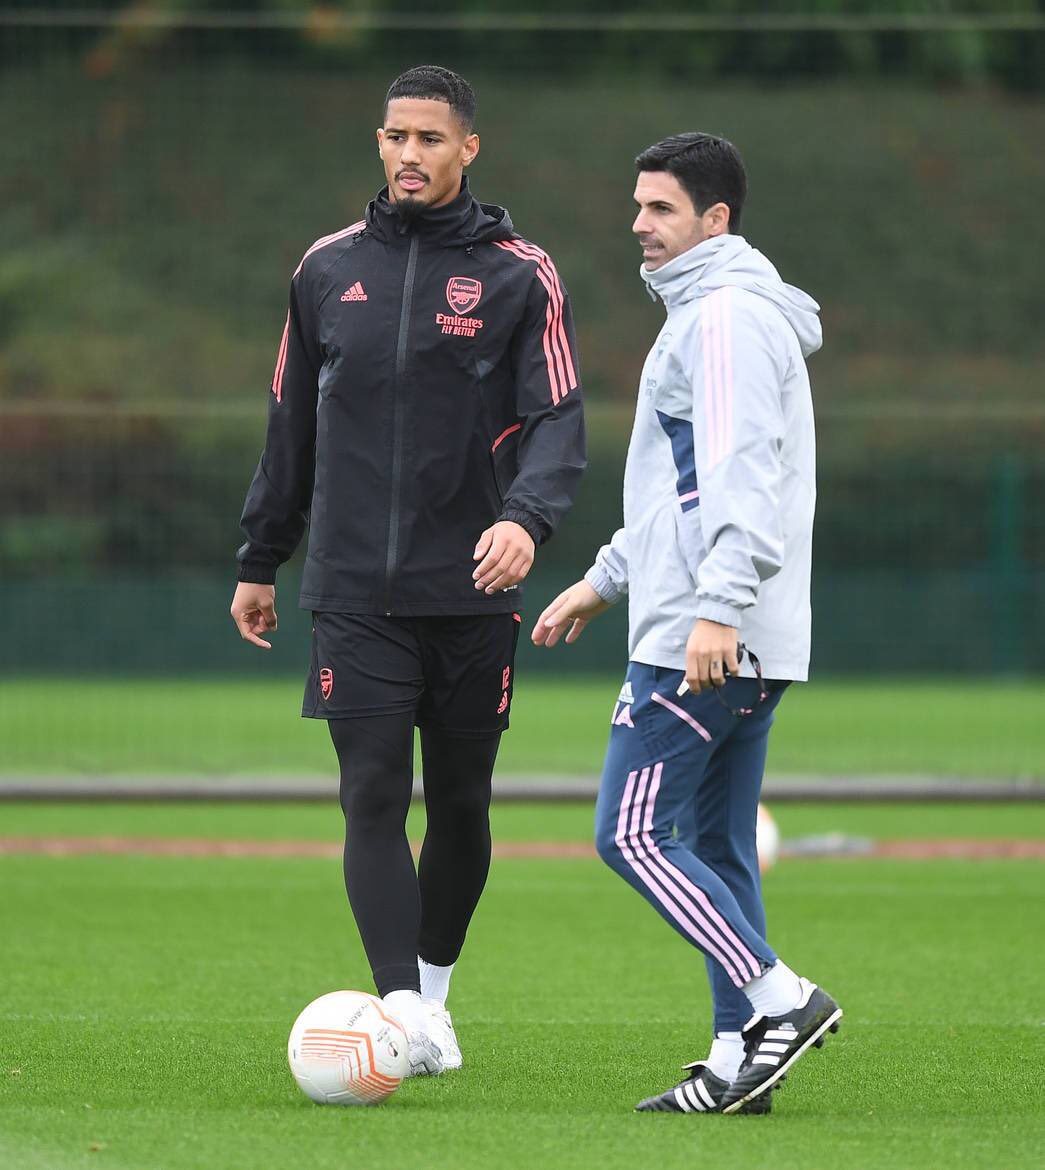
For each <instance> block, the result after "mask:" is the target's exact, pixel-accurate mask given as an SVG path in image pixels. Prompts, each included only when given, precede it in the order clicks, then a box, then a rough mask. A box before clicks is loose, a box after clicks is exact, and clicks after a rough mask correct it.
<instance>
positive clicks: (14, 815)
mask: <svg viewBox="0 0 1045 1170" xmlns="http://www.w3.org/2000/svg"><path fill="white" fill-rule="evenodd" d="M95 811H96V812H97V813H98V816H96V817H94V818H91V817H88V816H86V815H85V814H84V815H81V810H80V809H79V808H78V807H76V806H71V807H68V808H64V809H63V808H61V807H44V808H41V807H39V806H22V807H18V806H9V807H7V808H5V809H4V813H5V823H4V831H5V832H11V833H13V832H25V833H51V832H79V833H103V832H104V833H109V834H127V833H131V834H133V833H140V834H142V835H146V834H148V835H192V834H194V833H199V831H200V830H199V825H200V823H201V821H206V822H207V824H208V826H209V829H210V831H211V832H212V833H213V834H214V835H229V836H239V837H248V836H254V835H257V836H261V835H263V834H262V832H261V829H262V826H265V827H266V828H267V830H268V831H267V833H265V834H264V835H279V836H283V837H293V838H308V837H320V838H322V837H329V838H334V837H336V835H337V812H336V809H333V810H325V811H324V810H320V809H317V808H300V807H289V806H288V807H273V806H268V807H264V806H262V807H260V808H258V809H254V810H247V809H239V808H228V807H226V808H220V809H218V808H198V807H192V806H183V807H178V806H172V807H152V808H148V809H143V808H140V807H135V808H129V807H126V806H118V805H116V806H96V810H95ZM1022 811H1023V814H1024V815H1023V818H1022V820H1021V821H1020V822H1017V820H1016V819H1015V818H1013V817H1012V816H1011V813H1010V810H1008V809H999V810H995V809H994V808H992V807H985V808H976V809H969V808H964V809H954V810H952V811H951V812H950V813H949V814H947V816H946V817H944V821H945V822H946V823H942V824H940V825H939V826H938V827H937V828H936V831H937V832H940V831H943V832H946V833H955V834H956V833H961V834H962V835H971V834H972V833H974V832H978V833H979V834H982V835H983V836H1009V835H1015V831H1016V825H1017V824H1018V823H1022V826H1023V828H1022V831H1021V832H1020V834H1019V835H1021V836H1027V835H1030V834H1033V833H1038V832H1040V831H1041V827H1042V826H1041V816H1042V814H1041V812H1040V810H1039V809H1038V808H1037V807H1036V806H1034V807H1028V808H1026V809H1024V810H1022ZM861 812H862V810H861V809H860V808H854V807H846V808H837V809H834V810H832V809H831V808H830V806H812V807H810V808H808V809H805V808H800V807H786V808H782V809H781V810H780V811H779V816H778V819H779V820H780V821H781V824H782V827H783V829H784V832H785V835H794V834H796V833H804V832H815V831H821V830H822V829H823V828H824V827H825V826H827V825H829V824H831V820H830V818H832V817H833V818H834V823H833V826H832V827H836V828H841V829H845V830H846V831H849V832H854V833H860V832H865V833H870V834H871V835H875V834H881V835H891V836H898V835H902V833H901V831H900V830H901V829H902V827H903V826H904V825H907V827H908V828H909V829H910V828H913V827H915V826H917V828H918V830H919V831H918V835H929V832H930V831H931V830H930V829H929V826H930V824H931V822H929V821H928V820H927V819H926V812H925V810H919V809H918V808H917V807H903V808H899V807H897V808H893V809H890V808H889V807H888V806H881V807H879V808H878V809H876V810H872V815H871V816H870V817H869V818H868V819H867V820H864V821H861ZM8 814H10V815H8ZM496 815H497V826H496V827H497V833H498V836H500V837H501V838H502V839H510V838H515V839H532V838H533V837H535V836H538V835H539V836H540V837H542V838H544V839H560V840H570V839H578V840H586V839H587V836H588V830H589V826H590V809H587V808H561V807H554V808H553V807H547V808H543V809H542V808H541V807H539V806H534V807H528V808H524V809H520V808H511V807H508V808H501V809H499V810H497V814H496ZM947 817H949V818H950V819H947ZM321 818H323V819H321ZM0 880H2V882H3V889H4V893H5V896H4V900H3V908H4V926H5V930H4V947H3V949H2V951H0V980H2V982H0V986H2V987H3V989H4V990H3V1000H2V1002H3V1007H2V1014H0V1034H2V1037H3V1042H2V1063H0V1165H2V1166H3V1167H4V1168H5V1170H6V1168H7V1167H11V1168H12V1170H14V1168H17V1170H59V1168H60V1170H74V1168H77V1170H78V1168H80V1167H111V1168H113V1170H189V1168H192V1170H196V1168H198V1167H202V1166H207V1167H221V1168H222V1170H239V1168H243V1170H247V1168H248V1167H249V1168H250V1170H257V1168H259V1167H264V1168H267V1167H294V1168H297V1167H307V1168H308V1170H326V1168H328V1167H329V1168H330V1170H334V1168H335V1167H337V1168H338V1170H340V1168H341V1167H343V1166H345V1165H346V1164H366V1165H387V1166H395V1167H399V1168H405V1170H410V1168H413V1167H417V1168H419V1170H420V1168H422V1167H423V1168H425V1170H430V1168H432V1167H436V1168H439V1170H442V1168H443V1167H446V1168H449V1167H455V1168H456V1167H461V1168H465V1170H467V1168H470V1167H473V1166H474V1167H484V1168H486V1167H527V1168H530V1167H532V1166H533V1165H534V1164H537V1165H541V1166H544V1167H547V1168H548V1170H558V1168H560V1167H562V1168H564V1170H565V1168H571V1170H572V1168H577V1170H581V1168H584V1170H587V1168H589V1167H617V1166H621V1167H623V1166H629V1167H634V1166H654V1165H655V1166H658V1167H664V1168H665V1170H670V1168H674V1167H679V1168H680V1170H681V1168H683V1167H685V1168H686V1170H692V1167H693V1165H694V1164H696V1163H703V1164H706V1165H712V1164H713V1165H745V1166H762V1165H772V1166H773V1167H774V1168H778V1170H799V1168H801V1170H809V1168H815V1167H825V1166H831V1165H844V1166H846V1167H851V1168H854V1170H872V1168H879V1167H880V1168H883V1170H884V1168H889V1170H893V1168H895V1167H904V1168H913V1170H917V1168H921V1167H926V1168H933V1170H935V1168H937V1167H945V1166H954V1167H969V1168H978V1167H984V1168H985V1170H986V1168H988V1167H989V1168H990V1170H997V1168H998V1167H1005V1168H1006V1170H1010V1168H1015V1170H1018V1168H1021V1167H1030V1166H1036V1165H1038V1164H1040V1161H1039V1158H1040V1149H1041V1142H1042V1140H1043V1138H1045V1132H1043V1128H1045V1127H1043V1124H1042V1120H1041V1114H1040V1110H1039V1108H1038V1082H1037V1075H1036V1072H1035V1069H1036V1067H1037V1066H1040V1061H1041V1057H1042V1055H1043V1053H1042V1041H1041V1035H1040V1033H1041V1028H1040V1003H1038V1002H1037V990H1036V980H1035V978H1034V977H1033V972H1034V971H1035V970H1038V969H1040V968H1041V966H1042V962H1043V960H1045V955H1043V953H1042V951H1043V944H1042V940H1041V935H1040V932H1036V931H1034V930H1033V929H1032V928H1031V926H1030V924H1031V923H1033V922H1034V921H1036V920H1038V919H1039V918H1040V914H1041V910H1042V900H1043V890H1042V882H1041V867H1040V864H1038V863H1033V862H978V863H956V862H926V863H917V862H892V861H889V862H887V861H833V862H827V861H821V862H813V861H802V862H799V861H787V862H783V863H781V864H780V865H779V866H778V867H777V868H776V869H775V870H774V871H772V873H771V874H770V875H769V876H768V878H767V882H766V894H767V902H768V910H769V916H770V921H771V923H772V929H771V937H772V939H773V941H774V944H775V945H776V946H777V948H778V949H779V950H780V951H781V953H783V954H784V955H785V956H786V957H787V958H788V960H789V961H790V962H791V963H792V965H794V966H796V967H798V968H799V969H800V970H803V971H807V972H808V973H810V974H811V975H813V976H814V977H815V978H817V979H818V980H821V981H822V982H823V983H824V984H825V986H827V987H828V988H830V989H831V990H832V992H833V993H834V994H835V995H837V996H838V997H839V999H840V1000H841V1002H842V1004H843V1006H844V1008H845V1010H846V1017H845V1020H844V1023H843V1029H842V1031H841V1033H840V1034H839V1035H838V1037H836V1038H835V1039H833V1040H832V1041H831V1042H830V1043H829V1044H828V1045H827V1046H826V1048H825V1049H824V1051H823V1052H822V1053H814V1054H812V1055H811V1056H810V1057H809V1058H807V1059H806V1060H805V1061H803V1062H802V1063H801V1064H800V1065H799V1067H798V1068H797V1069H796V1070H795V1072H794V1073H793V1075H792V1076H791V1077H790V1078H789V1080H788V1084H787V1085H786V1087H785V1088H784V1089H783V1090H782V1091H781V1092H780V1093H779V1094H778V1095H777V1097H776V1099H775V1106H774V1112H773V1114H772V1115H771V1116H770V1117H764V1118H763V1117H754V1118H726V1117H707V1116H698V1117H674V1116H666V1117H665V1116H659V1115H642V1116H639V1115H636V1114H634V1113H632V1112H631V1106H632V1105H633V1104H634V1102H635V1101H637V1100H638V1099H639V1098H640V1097H642V1096H644V1095H646V1094H647V1093H649V1092H650V1091H653V1090H655V1089H659V1088H662V1087H664V1086H666V1085H668V1084H670V1083H672V1081H673V1080H674V1079H676V1077H677V1076H678V1067H679V1065H680V1064H682V1063H683V1062H684V1061H685V1060H688V1059H692V1058H694V1057H697V1056H700V1055H702V1054H703V1052H704V1050H705V1045H706V1038H707V1030H708V1024H709V1020H708V1010H707V996H706V990H705V983H704V972H703V964H702V962H701V961H700V960H699V959H697V958H696V957H695V956H694V954H693V952H692V951H691V950H690V949H689V948H688V947H687V946H686V945H685V944H684V943H683V942H682V941H681V940H680V939H678V938H677V937H676V936H675V935H674V934H673V933H672V932H671V931H670V930H668V929H667V927H666V926H665V925H664V923H663V922H662V921H661V920H660V919H659V918H658V917H657V916H655V915H654V914H653V913H652V912H651V911H650V910H649V908H648V907H647V906H646V905H645V903H644V902H642V900H641V899H639V898H638V897H637V896H636V895H635V894H634V893H633V892H632V891H631V890H629V889H627V888H626V887H625V886H624V884H623V883H621V882H620V881H619V880H618V879H616V878H615V877H614V876H613V875H612V874H611V873H610V872H609V871H608V870H607V869H605V868H604V867H603V866H601V865H600V864H599V863H598V862H594V861H583V860H541V861H527V860H517V861H516V860H498V861H496V862H495V864H494V868H493V872H492V875H491V880H490V884H489V887H488V890H487V893H486V896H485V898H484V900H483V903H482V905H481V906H480V909H479V912H478V914H477V916H476V919H475V922H474V925H473V930H472V933H471V936H470V939H469V944H468V949H467V951H466V953H465V956H464V958H463V960H462V962H461V963H460V965H459V967H458V970H457V972H456V974H455V977H454V988H453V993H452V998H451V1007H452V1008H453V1010H454V1012H455V1019H456V1022H457V1025H458V1031H459V1034H460V1038H461V1041H462V1046H463V1048H464V1053H465V1061H466V1063H465V1068H464V1069H463V1070H462V1071H461V1072H459V1073H455V1074H452V1075H449V1076H446V1077H444V1078H440V1079H436V1080H428V1081H418V1082H408V1083H407V1084H406V1085H404V1086H403V1088H402V1089H401V1090H400V1091H399V1092H398V1093H397V1094H396V1095H395V1096H394V1097H393V1098H392V1099H391V1100H390V1101H389V1102H388V1103H387V1104H385V1105H383V1106H381V1107H379V1108H377V1109H370V1110H359V1109H357V1110H351V1109H336V1108H332V1107H327V1108H323V1107H319V1106H315V1105H312V1104H311V1103H310V1102H309V1101H307V1100H306V1099H305V1098H304V1097H303V1096H302V1095H301V1094H300V1093H299V1092H298V1090H297V1089H296V1087H295V1086H294V1084H293V1082H292V1080H291V1078H290V1075H289V1073H288V1071H287V1069H286V1063H285V1043H286V1036H287V1032H288V1030H289V1027H290V1023H291V1021H292V1020H293V1018H294V1016H295V1015H296V1013H297V1011H298V1010H299V1009H300V1008H301V1007H302V1006H303V1005H304V1004H305V1003H306V1002H307V1001H308V1000H309V999H311V998H312V997H314V996H315V995H318V994H320V993H321V992H324V991H327V990H331V989H333V988H336V987H345V986H347V987H362V988H366V987H368V985H369V975H368V971H367V968H366V964H365V961H364V959H363V955H362V952H361V948H360V946H359V943H358V940H357V939H356V937H355V931H354V928H353V927H352V924H351V920H350V918H349V916H348V910H347V907H346V905H345V902H344V895H343V892H342V889H341V875H340V867H339V865H338V864H337V862H336V861H330V860H316V861H267V860H242V859H239V860H231V859H210V860H199V859H193V860H187V859H186V860H182V859H177V858H150V857H141V856H128V857H79V858H67V859H51V858H43V857H21V856H8V857H2V858H0Z"/></svg>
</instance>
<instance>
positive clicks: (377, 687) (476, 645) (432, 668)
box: [301, 613, 522, 736]
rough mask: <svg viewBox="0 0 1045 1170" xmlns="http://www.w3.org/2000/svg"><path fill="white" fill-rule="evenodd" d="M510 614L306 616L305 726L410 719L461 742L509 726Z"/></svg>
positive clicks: (514, 629) (513, 632)
mask: <svg viewBox="0 0 1045 1170" xmlns="http://www.w3.org/2000/svg"><path fill="white" fill-rule="evenodd" d="M521 622H522V618H521V617H520V616H519V615H518V614H516V613H495V614H483V615H481V616H478V617H477V616H468V617H380V616H370V615H362V614H346V613H314V614H313V615H312V663H311V666H310V667H309V672H308V681H307V682H306V684H305V699H304V702H303V704H302V707H301V714H302V715H303V716H304V717H305V718H306V719H351V718H353V717H358V716H360V715H395V714H399V713H401V712H404V711H412V712H414V722H415V723H416V724H417V726H418V727H431V728H434V729H437V730H439V731H445V732H448V733H450V734H453V735H460V736H484V735H493V734H496V733H497V732H499V731H504V730H505V729H506V728H507V726H508V713H509V711H510V710H511V705H512V685H513V684H514V682H515V648H516V646H517V644H518V641H519V628H520V624H521Z"/></svg>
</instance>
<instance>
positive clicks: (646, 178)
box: [631, 171, 729, 272]
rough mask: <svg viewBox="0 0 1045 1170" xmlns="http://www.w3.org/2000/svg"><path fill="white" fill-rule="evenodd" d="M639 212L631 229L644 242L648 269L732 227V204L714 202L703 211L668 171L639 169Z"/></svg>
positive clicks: (644, 262) (636, 196)
mask: <svg viewBox="0 0 1045 1170" xmlns="http://www.w3.org/2000/svg"><path fill="white" fill-rule="evenodd" d="M635 202H636V203H637V204H638V208H639V212H638V215H636V216H635V222H634V223H633V224H632V225H631V230H632V231H633V232H634V233H635V235H636V236H638V238H639V243H640V244H641V245H642V262H643V264H644V265H645V267H646V270H647V271H648V272H653V271H654V270H655V269H657V268H660V267H661V265H663V264H667V262H668V261H669V260H673V259H674V258H675V257H676V256H681V255H682V253H683V252H688V251H689V250H690V248H695V247H696V246H697V244H701V243H703V242H704V240H707V239H710V238H711V237H712V236H720V235H722V234H723V233H724V232H727V231H728V230H729V208H728V207H727V206H726V204H725V203H715V204H713V205H712V206H711V207H709V208H708V209H707V211H705V212H704V213H703V214H700V213H699V212H698V211H697V209H696V208H695V207H694V206H693V200H692V199H690V197H689V195H688V194H687V193H686V190H685V188H684V187H683V186H682V184H681V183H680V182H679V181H678V179H676V178H675V176H674V175H673V174H671V173H670V172H669V171H640V172H639V176H638V178H637V179H636V181H635Z"/></svg>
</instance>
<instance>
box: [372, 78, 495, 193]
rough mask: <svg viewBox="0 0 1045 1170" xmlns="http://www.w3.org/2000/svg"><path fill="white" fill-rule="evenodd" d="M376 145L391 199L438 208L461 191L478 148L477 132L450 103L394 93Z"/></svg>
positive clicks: (378, 133)
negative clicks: (469, 129) (467, 127)
mask: <svg viewBox="0 0 1045 1170" xmlns="http://www.w3.org/2000/svg"><path fill="white" fill-rule="evenodd" d="M377 145H378V151H379V153H380V155H381V161H382V162H383V163H384V166H385V178H386V179H387V180H388V195H389V198H390V199H391V200H392V202H393V203H413V204H415V205H419V206H420V207H439V206H441V205H442V204H444V203H449V202H450V201H451V200H453V199H456V198H457V196H458V195H459V194H460V191H461V174H462V172H463V171H464V168H465V167H466V166H468V165H469V164H470V163H471V162H472V160H473V159H474V158H475V156H476V155H477V154H478V153H479V135H478V134H469V133H468V132H467V131H466V130H465V128H464V127H463V126H462V125H461V123H460V122H458V120H457V119H456V118H455V117H454V116H453V113H452V112H451V110H450V106H449V105H448V104H447V103H446V102H439V101H434V100H431V99H428V98H395V99H394V100H393V101H390V102H389V103H388V113H387V114H386V115H385V124H384V126H383V127H381V129H379V130H378V132H377Z"/></svg>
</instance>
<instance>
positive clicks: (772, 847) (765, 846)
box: [755, 804, 780, 873]
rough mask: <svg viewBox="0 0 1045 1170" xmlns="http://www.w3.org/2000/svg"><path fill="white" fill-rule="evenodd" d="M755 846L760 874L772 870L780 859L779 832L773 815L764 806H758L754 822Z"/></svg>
mask: <svg viewBox="0 0 1045 1170" xmlns="http://www.w3.org/2000/svg"><path fill="white" fill-rule="evenodd" d="M755 844H756V846H757V847H758V868H759V871H760V872H761V873H765V872H766V870H767V869H772V867H773V866H774V865H776V863H777V859H778V858H779V857H780V830H779V829H778V828H777V823H776V821H775V820H774V819H773V814H772V813H771V812H770V811H769V809H768V808H766V806H765V805H764V804H760V805H759V806H758V817H757V819H756V820H755Z"/></svg>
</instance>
